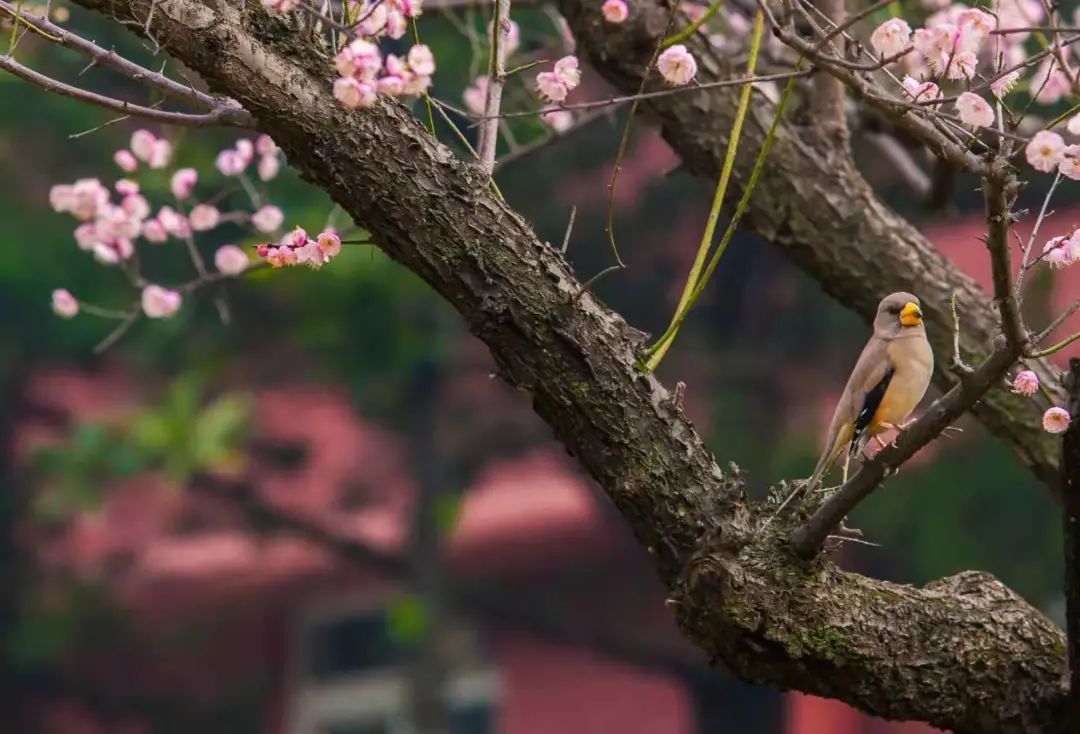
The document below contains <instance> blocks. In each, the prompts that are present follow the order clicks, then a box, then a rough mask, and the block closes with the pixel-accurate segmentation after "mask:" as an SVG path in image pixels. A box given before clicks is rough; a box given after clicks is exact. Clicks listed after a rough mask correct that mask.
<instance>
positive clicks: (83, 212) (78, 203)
mask: <svg viewBox="0 0 1080 734" xmlns="http://www.w3.org/2000/svg"><path fill="white" fill-rule="evenodd" d="M108 202H109V190H108V189H107V188H105V186H103V185H102V183H101V181H98V180H97V179H96V178H81V179H79V180H78V181H76V182H75V183H74V184H71V185H68V184H60V185H58V186H53V187H52V188H51V189H50V190H49V204H50V205H51V206H52V208H53V210H54V211H56V212H61V213H62V212H68V213H70V214H71V216H73V217H75V218H76V219H78V220H80V221H84V222H85V221H87V220H90V219H93V218H94V217H96V216H97V214H98V212H99V211H101V209H102V208H103V207H104V206H105V205H106V204H108Z"/></svg>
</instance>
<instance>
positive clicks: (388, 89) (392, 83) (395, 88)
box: [375, 74, 405, 97]
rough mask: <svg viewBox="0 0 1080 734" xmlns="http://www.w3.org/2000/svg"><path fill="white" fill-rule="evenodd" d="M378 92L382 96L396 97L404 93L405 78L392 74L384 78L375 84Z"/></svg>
mask: <svg viewBox="0 0 1080 734" xmlns="http://www.w3.org/2000/svg"><path fill="white" fill-rule="evenodd" d="M375 86H376V88H377V89H378V91H380V92H382V93H383V94H389V95H391V96H395V97H396V96H397V95H399V94H404V93H405V77H402V76H395V75H393V74H391V75H388V76H384V77H383V78H382V79H379V81H377V82H376V83H375Z"/></svg>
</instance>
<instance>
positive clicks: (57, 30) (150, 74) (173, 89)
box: [0, 0, 253, 127]
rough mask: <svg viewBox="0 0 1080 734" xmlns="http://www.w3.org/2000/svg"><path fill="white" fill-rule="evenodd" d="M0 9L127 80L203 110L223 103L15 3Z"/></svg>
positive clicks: (247, 122) (1, 2)
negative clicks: (116, 72) (19, 7)
mask: <svg viewBox="0 0 1080 734" xmlns="http://www.w3.org/2000/svg"><path fill="white" fill-rule="evenodd" d="M0 10H3V11H4V12H6V13H7V14H8V15H11V16H12V17H14V18H18V19H19V22H20V23H25V24H27V25H29V26H31V27H33V28H35V29H37V30H38V31H40V32H41V33H43V34H45V35H46V37H47V38H49V39H50V40H52V41H54V42H55V43H57V44H59V45H61V46H66V47H68V48H71V49H74V50H75V51H78V52H79V53H81V54H83V55H84V56H86V57H87V58H89V59H91V60H92V61H93V63H95V64H101V65H102V66H107V67H109V68H111V69H114V70H116V71H118V72H120V73H121V74H123V75H124V76H125V77H127V78H128V79H131V80H132V81H135V82H138V83H140V84H146V85H149V86H151V87H153V88H155V89H157V90H158V91H160V92H161V93H163V94H165V95H166V96H168V97H172V98H174V99H180V100H184V101H187V102H190V103H191V104H194V105H198V106H200V107H203V108H205V109H207V110H216V109H219V108H223V107H226V106H227V105H224V104H222V102H221V101H219V100H218V99H216V98H215V97H212V96H211V95H209V94H206V93H204V92H200V91H198V90H197V89H194V88H192V87H190V86H188V85H185V84H181V83H179V82H176V81H173V80H172V79H170V78H169V77H167V76H165V75H164V74H161V73H159V72H156V71H152V70H150V69H147V68H146V67H143V66H140V65H139V64H136V63H134V62H132V61H129V60H128V59H125V58H124V57H122V56H120V55H118V54H117V53H116V52H115V51H112V50H109V49H105V48H102V47H101V46H99V45H97V44H96V43H94V42H93V41H90V40H88V39H85V38H83V37H82V36H79V35H77V34H75V33H71V32H70V31H68V30H66V29H64V28H62V27H60V26H58V25H56V24H55V23H52V22H50V21H49V20H48V19H46V18H39V17H37V16H35V15H32V14H30V13H28V12H27V11H25V10H21V11H20V10H19V9H18V8H17V7H16V6H14V5H12V4H11V3H9V2H7V0H0ZM230 109H232V110H234V111H233V112H232V113H230V114H231V115H232V116H233V117H235V123H234V124H236V125H237V126H238V127H251V126H252V124H253V123H252V122H251V116H250V115H248V113H247V112H245V111H244V110H242V109H240V108H239V107H236V106H231V107H230Z"/></svg>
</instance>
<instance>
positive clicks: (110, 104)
mask: <svg viewBox="0 0 1080 734" xmlns="http://www.w3.org/2000/svg"><path fill="white" fill-rule="evenodd" d="M0 69H4V70H5V71H8V72H10V73H12V74H14V75H15V76H17V77H19V78H21V79H24V80H25V81H28V82H30V83H31V84H34V85H36V86H38V87H41V88H42V89H44V90H45V91H47V92H53V93H55V94H59V95H61V96H64V97H71V98H72V99H76V100H78V101H80V102H86V103H88V104H92V105H95V106H97V107H103V108H105V109H107V110H112V111H113V112H120V113H122V114H124V115H131V116H133V117H141V118H143V119H146V120H153V121H154V122H160V123H164V124H167V125H180V126H183V127H211V126H214V125H230V126H235V127H244V126H246V125H247V124H249V123H250V122H251V118H250V116H249V115H248V114H247V113H246V112H244V111H243V110H240V109H238V108H235V107H218V108H217V109H215V110H212V111H210V112H206V113H199V114H192V113H188V112H167V111H164V110H157V109H153V108H151V107H143V106H142V105H136V104H132V103H130V102H125V101H123V100H119V99H115V98H113V97H106V96H105V95H103V94H98V93H96V92H90V91H88V90H85V89H81V88H79V87H74V86H72V85H70V84H65V83H64V82H61V81H57V80H56V79H53V78H52V77H48V76H45V75H44V74H41V73H39V72H36V71H34V70H33V69H31V68H29V67H26V66H23V65H22V64H20V63H19V62H18V61H16V60H15V59H13V58H11V57H10V56H0Z"/></svg>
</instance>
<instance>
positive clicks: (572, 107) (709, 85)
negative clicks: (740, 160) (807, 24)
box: [447, 69, 814, 120]
mask: <svg viewBox="0 0 1080 734" xmlns="http://www.w3.org/2000/svg"><path fill="white" fill-rule="evenodd" d="M813 73H814V72H813V70H812V69H804V70H802V71H788V72H783V73H779V74H763V75H761V76H749V77H740V78H738V79H721V80H720V81H715V82H706V83H704V84H695V85H692V86H690V85H687V86H683V87H672V88H671V89H658V90H656V91H654V92H641V93H639V94H626V95H621V96H618V97H608V98H607V99H599V100H596V101H593V102H578V103H575V104H559V105H555V106H554V108H553V109H556V110H568V111H577V110H592V109H596V108H597V107H609V106H612V105H621V104H625V103H626V102H636V101H638V100H643V99H653V98H655V97H667V96H670V95H672V94H686V93H690V92H704V91H706V90H708V89H716V88H718V87H741V86H742V85H744V84H756V83H758V82H775V81H784V80H787V79H791V78H792V77H801V76H810V75H811V74H813ZM447 108H448V109H453V110H454V112H457V113H458V114H460V115H463V116H465V117H471V118H473V119H477V120H488V119H491V118H488V117H487V116H485V115H472V114H469V113H468V112H466V111H464V110H460V109H456V108H454V107H452V106H450V105H447ZM548 112H551V108H549V109H540V110H521V111H515V112H503V113H500V114H499V115H497V116H496V117H497V118H498V119H507V118H512V117H539V116H540V115H545V114H547V113H548Z"/></svg>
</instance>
